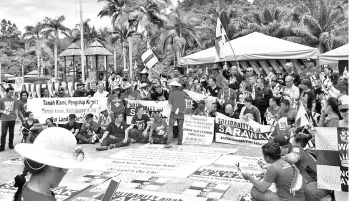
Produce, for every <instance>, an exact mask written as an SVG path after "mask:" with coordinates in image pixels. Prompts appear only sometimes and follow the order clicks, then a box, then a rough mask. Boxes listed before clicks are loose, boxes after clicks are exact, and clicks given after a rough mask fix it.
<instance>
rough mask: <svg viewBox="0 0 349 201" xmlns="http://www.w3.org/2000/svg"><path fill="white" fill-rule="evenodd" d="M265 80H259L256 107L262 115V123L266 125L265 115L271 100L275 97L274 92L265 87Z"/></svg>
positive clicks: (255, 100) (255, 99)
mask: <svg viewBox="0 0 349 201" xmlns="http://www.w3.org/2000/svg"><path fill="white" fill-rule="evenodd" d="M265 85H266V84H265V81H264V79H261V78H258V79H257V87H256V91H255V98H254V105H255V106H256V107H257V108H258V109H259V111H260V113H261V119H262V120H261V121H262V123H265V118H264V114H265V111H266V110H267V108H268V106H269V99H270V98H271V97H273V92H272V91H271V90H270V89H269V88H268V87H266V86H265ZM252 98H253V97H252Z"/></svg>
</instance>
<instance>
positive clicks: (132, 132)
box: [126, 106, 150, 142]
mask: <svg viewBox="0 0 349 201" xmlns="http://www.w3.org/2000/svg"><path fill="white" fill-rule="evenodd" d="M149 128H150V117H149V116H148V115H147V114H144V108H143V107H142V106H138V107H137V108H136V115H135V116H133V118H132V120H131V125H130V126H129V127H128V128H127V129H126V133H128V135H129V136H130V138H131V142H146V141H147V139H148V132H149Z"/></svg>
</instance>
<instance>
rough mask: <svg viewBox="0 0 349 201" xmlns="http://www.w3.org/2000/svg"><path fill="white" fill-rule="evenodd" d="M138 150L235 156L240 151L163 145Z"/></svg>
mask: <svg viewBox="0 0 349 201" xmlns="http://www.w3.org/2000/svg"><path fill="white" fill-rule="evenodd" d="M138 149H149V150H166V151H178V152H186V153H188V152H197V153H217V154H233V153H235V152H237V151H238V149H232V148H218V147H203V146H192V145H181V146H179V145H172V147H170V148H164V145H161V144H145V145H143V146H140V147H139V148H138Z"/></svg>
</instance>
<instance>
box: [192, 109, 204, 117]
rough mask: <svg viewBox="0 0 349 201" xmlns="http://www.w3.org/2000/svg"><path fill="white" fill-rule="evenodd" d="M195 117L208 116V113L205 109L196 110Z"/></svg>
mask: <svg viewBox="0 0 349 201" xmlns="http://www.w3.org/2000/svg"><path fill="white" fill-rule="evenodd" d="M193 115H198V116H207V112H206V111H205V109H203V110H202V109H200V108H196V109H195V110H194V113H193Z"/></svg>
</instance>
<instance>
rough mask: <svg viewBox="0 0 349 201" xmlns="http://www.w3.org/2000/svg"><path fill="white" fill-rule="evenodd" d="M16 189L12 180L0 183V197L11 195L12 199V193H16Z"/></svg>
mask: <svg viewBox="0 0 349 201" xmlns="http://www.w3.org/2000/svg"><path fill="white" fill-rule="evenodd" d="M16 191H17V188H16V187H14V180H12V181H8V182H6V183H3V184H0V197H4V198H8V197H11V198H12V200H13V195H14V194H15V193H16ZM1 200H2V199H1Z"/></svg>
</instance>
